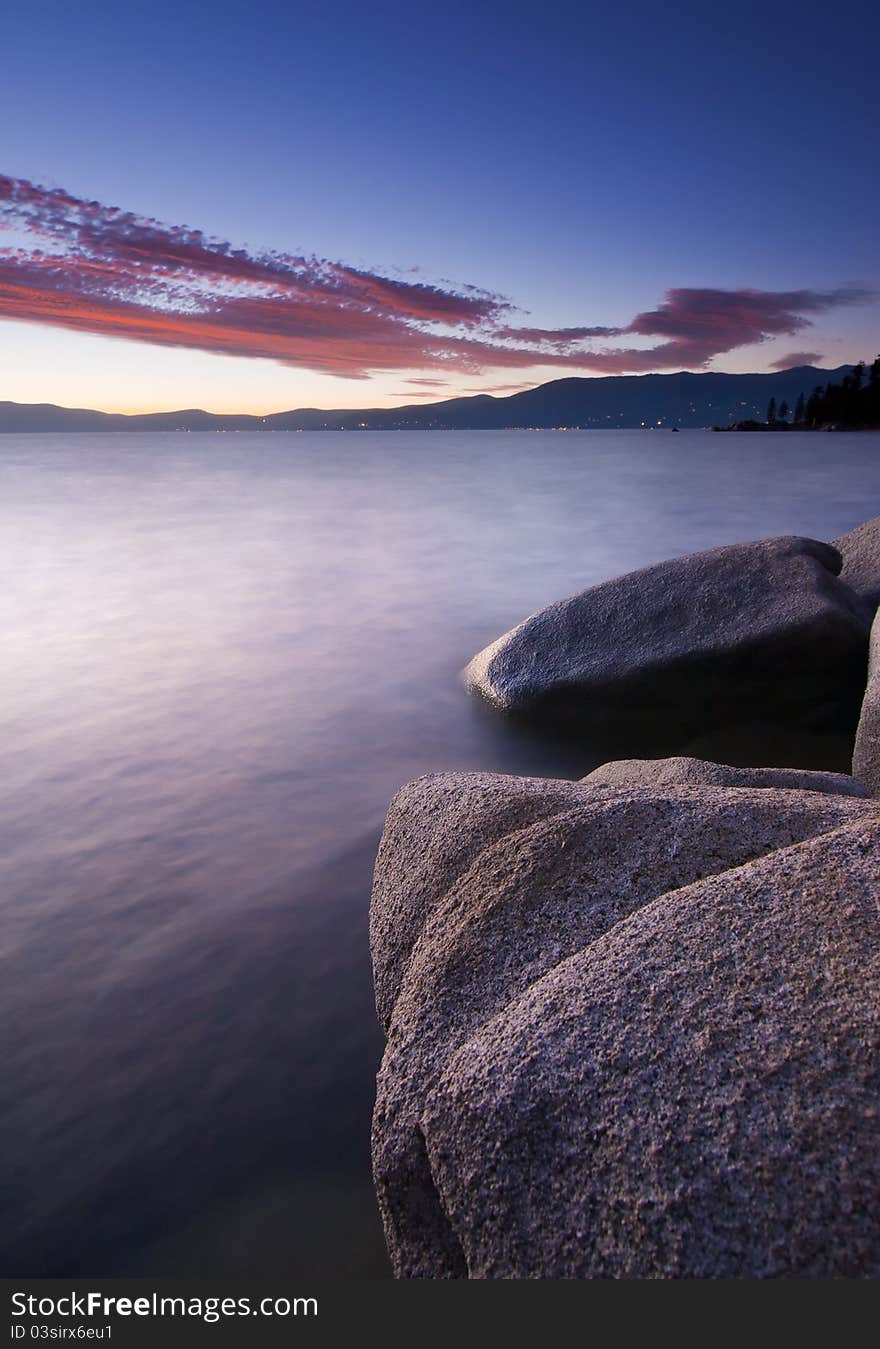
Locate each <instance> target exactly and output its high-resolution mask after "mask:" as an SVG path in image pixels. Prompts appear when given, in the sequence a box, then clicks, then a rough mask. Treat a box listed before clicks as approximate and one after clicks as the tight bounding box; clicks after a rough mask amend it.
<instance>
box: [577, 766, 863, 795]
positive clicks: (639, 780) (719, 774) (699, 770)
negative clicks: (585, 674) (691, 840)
mask: <svg viewBox="0 0 880 1349" xmlns="http://www.w3.org/2000/svg"><path fill="white" fill-rule="evenodd" d="M583 781H584V782H590V783H592V784H593V785H594V786H597V785H598V784H599V783H604V784H605V785H606V786H608V787H654V786H657V787H670V786H674V785H676V784H679V785H681V786H685V785H690V786H694V787H698V786H708V787H765V788H771V787H789V788H794V789H795V790H798V791H805V792H832V793H834V794H837V795H840V796H868V795H870V793H869V792H868V789H867V787H866V786H865V784H864V783H863V782H860V781H859V779H858V778H855V777H850V776H849V774H847V773H819V772H815V771H812V770H810V769H806V768H735V767H733V766H731V765H730V764H721V763H709V762H707V760H706V759H692V758H685V757H678V758H674V759H614V760H612V761H611V763H605V764H602V765H601V767H599V768H595V769H594V770H593V772H592V773H588V774H587V776H586V777H585V778H584V779H583Z"/></svg>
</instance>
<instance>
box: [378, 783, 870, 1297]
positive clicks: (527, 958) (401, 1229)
mask: <svg viewBox="0 0 880 1349" xmlns="http://www.w3.org/2000/svg"><path fill="white" fill-rule="evenodd" d="M878 829H880V810H878V807H877V804H876V803H875V802H873V801H864V800H859V799H858V798H854V797H846V796H837V795H826V794H823V793H820V792H816V791H790V790H781V789H776V790H773V791H768V790H754V789H749V788H738V787H731V788H727V787H713V786H697V787H693V786H670V787H652V788H644V787H630V788H615V787H609V786H604V785H601V784H599V785H590V784H588V783H562V782H542V781H540V780H536V779H512V778H502V777H498V776H493V775H483V774H473V775H471V774H462V775H456V774H445V775H439V776H437V777H433V778H428V779H422V780H420V781H419V782H417V783H414V784H411V785H410V786H409V787H407V788H405V789H404V790H403V791H402V792H401V793H400V794H399V795H398V796H397V798H395V801H394V803H393V804H392V807H391V810H390V812H389V817H388V822H387V825H386V831H385V835H384V837H383V841H382V845H381V848H380V853H379V858H378V861H377V870H376V887H375V892H374V901H373V911H372V945H373V958H374V964H375V970H376V981H377V988H378V990H379V999H380V1004H381V1008H382V1014H383V1021H384V1024H385V1025H386V1029H387V1032H388V1045H387V1050H386V1054H385V1058H384V1061H383V1065H382V1069H381V1072H380V1075H379V1080H378V1089H377V1101H376V1111H375V1118H374V1132H373V1157H374V1171H375V1178H376V1185H377V1191H378V1195H379V1200H380V1206H381V1209H382V1214H383V1219H384V1222H385V1229H386V1235H387V1239H388V1245H389V1250H390V1252H391V1257H392V1261H393V1264H394V1268H395V1272H396V1273H397V1274H398V1275H409V1276H417V1277H465V1276H471V1277H520V1276H527V1277H551V1276H554V1277H590V1276H593V1275H610V1276H632V1277H636V1276H639V1277H642V1276H644V1277H666V1276H669V1275H695V1276H702V1275H713V1276H718V1275H730V1276H752V1275H755V1274H814V1273H862V1274H864V1273H880V1213H878V1211H877V1207H876V1204H875V1203H873V1201H871V1202H869V1199H868V1195H869V1192H870V1190H871V1187H872V1186H876V1184H877V1181H878V1179H880V1170H878V1168H880V1149H878V1146H877V1144H878V1142H880V1137H878V1133H877V1125H878V1110H877V1098H876V1092H877V1087H878V1085H880V1083H878V1081H877V1072H878V1064H877V1058H876V1053H877V1047H878V1004H877V1001H876V999H877V995H878V993H880V989H878V988H877V968H876V956H877V941H878V931H877V924H878V918H877V905H876V897H877V886H878V884H880V872H878V867H880V861H878V856H877V853H878V850H877V848H876V846H875V845H876V843H877V841H878ZM754 859H757V860H754ZM872 999H873V1001H872Z"/></svg>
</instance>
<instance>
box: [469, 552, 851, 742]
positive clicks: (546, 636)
mask: <svg viewBox="0 0 880 1349" xmlns="http://www.w3.org/2000/svg"><path fill="white" fill-rule="evenodd" d="M840 566H841V560H840V555H839V553H838V552H837V551H836V550H835V549H834V548H832V547H831V546H830V545H828V544H825V543H818V542H816V541H815V540H812V539H802V538H794V537H790V538H789V537H786V538H775V539H765V540H762V541H759V542H757V543H745V544H737V545H734V546H732V547H727V548H716V549H713V550H711V551H709V552H704V553H695V554H693V555H691V556H690V557H684V558H677V559H675V560H673V561H671V562H663V563H660V564H659V565H658V566H654V567H648V568H646V569H644V570H643V571H637V572H631V573H629V574H628V575H626V576H621V577H618V578H617V579H616V580H612V581H607V582H605V583H604V584H602V585H598V586H594V587H593V588H592V589H590V590H585V591H582V592H581V593H580V594H578V595H574V596H572V597H571V598H570V599H566V600H562V601H560V602H559V603H557V604H552V605H550V606H549V608H547V609H543V610H541V611H540V612H539V613H537V614H534V615H533V616H532V617H531V618H528V619H526V620H525V622H523V623H521V624H520V625H519V626H518V627H516V628H514V629H512V631H510V632H508V633H507V634H505V636H503V637H500V638H499V639H498V640H497V641H496V642H493V643H492V645H491V646H489V647H487V648H486V649H485V650H484V651H482V652H481V653H480V654H479V655H478V656H476V657H475V658H474V660H473V661H471V663H470V665H469V666H468V667H467V670H466V671H465V678H466V681H467V683H468V684H469V686H470V687H471V688H472V689H474V690H475V691H478V692H479V693H481V694H482V695H483V696H484V697H485V698H487V699H488V700H489V701H490V702H492V703H494V704H496V705H497V706H499V707H501V708H503V709H505V710H508V711H511V712H517V713H522V714H528V715H529V716H531V717H533V718H538V719H545V720H552V721H556V722H561V723H563V724H567V725H576V726H578V727H581V728H583V729H588V730H595V729H596V728H597V727H599V728H601V727H603V726H605V727H607V725H608V723H609V721H611V722H613V721H619V722H621V723H625V724H629V726H630V728H631V730H632V731H633V738H634V739H635V740H638V739H639V737H640V736H641V734H642V728H645V727H648V728H651V729H652V730H655V731H656V730H657V729H658V728H661V729H662V730H663V731H664V732H667V733H670V734H673V733H674V734H676V735H680V734H682V733H696V732H699V731H700V730H701V729H704V728H706V727H712V728H717V727H719V726H721V725H723V724H725V723H730V722H737V721H742V720H747V719H749V718H750V717H755V716H758V717H759V718H762V719H765V720H773V719H776V718H780V717H782V718H793V719H795V720H799V721H800V720H804V721H806V722H809V723H810V724H817V725H818V724H826V723H827V724H832V723H837V722H844V723H849V725H850V727H851V729H854V728H855V722H856V718H857V715H858V705H859V701H860V695H861V689H862V687H863V684H864V674H865V664H866V658H867V634H868V629H869V625H870V613H869V611H868V608H867V606H866V605H865V603H864V601H862V600H861V599H859V598H858V597H857V596H856V595H855V593H854V592H853V591H852V590H851V589H850V588H849V587H848V586H847V585H845V584H844V583H843V582H842V581H840V580H839V579H838V576H837V573H838V572H839V571H840Z"/></svg>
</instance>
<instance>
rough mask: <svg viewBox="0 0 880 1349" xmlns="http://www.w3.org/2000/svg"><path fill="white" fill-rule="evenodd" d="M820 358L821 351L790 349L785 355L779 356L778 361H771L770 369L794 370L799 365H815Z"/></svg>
mask: <svg viewBox="0 0 880 1349" xmlns="http://www.w3.org/2000/svg"><path fill="white" fill-rule="evenodd" d="M821 360H822V352H821V351H790V352H789V353H788V355H787V356H780V357H779V360H778V361H771V362H770V369H771V370H794V369H795V368H796V367H797V366H799V365H817V364H818V363H819V361H821Z"/></svg>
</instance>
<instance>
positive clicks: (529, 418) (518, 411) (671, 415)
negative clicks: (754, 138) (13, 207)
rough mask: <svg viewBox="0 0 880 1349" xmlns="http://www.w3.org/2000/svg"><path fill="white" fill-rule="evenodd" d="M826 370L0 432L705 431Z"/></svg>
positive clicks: (24, 420)
mask: <svg viewBox="0 0 880 1349" xmlns="http://www.w3.org/2000/svg"><path fill="white" fill-rule="evenodd" d="M852 369H853V367H852V366H849V365H845V366H839V367H838V368H837V369H835V370H821V369H818V368H817V367H815V366H811V365H805V366H799V367H797V368H795V369H793V370H784V371H781V372H780V373H777V374H771V375H725V374H715V373H710V374H691V373H689V372H688V371H682V372H681V373H680V374H676V375H608V376H604V377H602V378H596V379H554V380H551V381H550V382H549V383H548V384H540V385H538V387H537V388H535V389H528V390H526V392H524V393H515V394H511V395H510V396H509V397H507V398H494V397H492V395H491V394H476V395H474V396H473V397H470V398H451V399H447V400H446V401H445V402H440V403H428V404H424V403H417V404H413V405H411V406H408V407H401V408H357V409H350V408H347V409H343V410H341V411H336V412H334V411H324V410H321V409H319V408H299V409H297V410H296V411H293V412H275V413H272V414H271V415H270V416H267V417H249V416H227V415H224V414H218V413H213V412H202V411H201V410H199V409H197V408H194V409H187V410H184V411H180V412H152V413H146V414H142V415H139V416H131V417H128V416H123V415H122V414H121V413H107V412H93V411H90V410H88V409H86V408H62V407H56V406H55V405H54V404H53V403H3V402H0V432H4V431H5V432H10V431H18V432H22V431H43V432H46V431H62V432H71V431H87V432H90V433H91V432H95V431H321V430H327V431H340V430H357V429H367V430H371V431H397V430H410V431H422V430H424V431H429V430H444V431H484V430H507V429H517V428H524V427H557V426H566V427H584V428H586V429H591V428H592V429H597V428H599V427H605V428H609V427H638V426H642V425H645V426H656V425H658V424H660V425H662V426H666V427H668V426H673V425H674V426H681V427H695V426H713V425H716V424H717V425H722V426H723V425H726V424H727V423H728V422H733V421H741V420H743V419H746V418H751V417H754V418H763V417H764V415H765V413H766V410H767V404H768V402H769V400H770V398H776V400H777V402H779V403H781V402H782V401H783V400H785V401H786V402H788V403H789V404H791V405H792V406H793V405H794V404H795V402H796V401H797V398H798V395H799V394H801V393H803V394H804V396H805V397H809V396H810V394H811V393H812V392H813V390H814V389H815V388H816V386H817V385H819V384H823V385H824V384H828V383H829V381H831V380H833V379H836V380H842V379H843V378H844V376H846V375H848V374H850V373H851V372H852Z"/></svg>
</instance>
